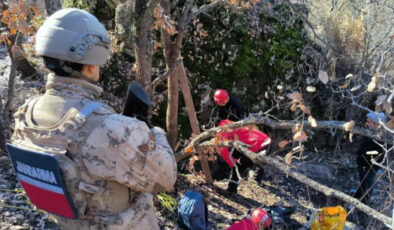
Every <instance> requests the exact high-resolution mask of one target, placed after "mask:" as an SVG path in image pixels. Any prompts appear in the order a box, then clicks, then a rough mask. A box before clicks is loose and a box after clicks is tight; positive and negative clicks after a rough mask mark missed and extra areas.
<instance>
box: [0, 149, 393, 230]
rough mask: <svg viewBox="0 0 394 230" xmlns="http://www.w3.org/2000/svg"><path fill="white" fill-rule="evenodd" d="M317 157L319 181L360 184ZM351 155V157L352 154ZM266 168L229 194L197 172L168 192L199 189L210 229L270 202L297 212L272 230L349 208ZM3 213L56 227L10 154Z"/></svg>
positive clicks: (166, 217)
mask: <svg viewBox="0 0 394 230" xmlns="http://www.w3.org/2000/svg"><path fill="white" fill-rule="evenodd" d="M314 155H315V154H314ZM318 155H319V154H318ZM344 157H345V156H344ZM346 157H347V156H346ZM316 159H318V158H315V159H314V160H311V161H310V162H309V163H308V162H307V163H304V165H306V164H309V165H311V166H304V167H303V170H302V171H304V172H305V173H306V174H307V175H312V174H315V175H318V176H319V175H323V177H325V181H320V182H322V183H324V184H329V185H332V186H333V187H338V188H339V187H342V188H343V187H352V186H357V183H355V182H353V181H352V178H355V177H356V176H355V175H356V174H355V168H354V167H352V166H351V165H350V166H349V165H346V163H345V164H337V163H338V162H339V161H340V160H338V162H335V161H333V158H331V161H332V163H333V164H336V167H335V168H333V167H332V166H330V165H327V164H326V163H322V162H329V161H328V159H327V158H326V159H324V161H323V159H322V158H319V159H320V160H322V161H321V162H320V163H319V162H317V161H316ZM348 159H352V157H349V158H348ZM312 162H313V164H312ZM342 162H344V161H342ZM180 167H181V165H180ZM316 170H317V171H316ZM343 170H346V171H347V173H345V174H344V171H343ZM265 171H266V174H265V176H264V179H263V180H262V182H261V183H260V184H258V183H257V182H256V181H255V180H254V179H253V177H252V176H251V175H250V173H249V175H245V180H243V181H242V182H241V185H240V187H239V190H238V194H229V193H227V192H226V191H225V189H226V187H227V181H226V180H223V181H216V182H215V183H214V185H206V184H205V183H204V181H203V179H202V177H201V176H200V175H199V174H198V173H197V174H188V173H179V175H178V180H177V183H176V185H175V189H174V191H172V192H170V193H168V194H169V195H170V196H171V197H173V198H175V199H176V200H179V199H180V198H181V196H182V195H183V194H184V193H185V192H186V191H187V190H197V191H200V192H201V193H202V194H203V195H204V197H205V200H206V202H207V205H208V210H209V214H208V217H209V224H208V229H209V230H211V229H212V230H214V229H227V227H229V226H230V225H231V223H233V222H234V221H236V220H239V219H241V218H242V216H244V215H245V214H246V213H247V212H248V210H249V209H253V208H256V207H259V206H270V205H280V206H287V207H293V208H294V210H295V211H294V213H293V214H292V215H291V222H290V223H287V224H289V226H285V225H276V226H275V227H274V229H309V228H308V227H307V226H308V225H307V223H308V219H309V215H310V213H311V210H313V208H318V207H322V206H336V205H343V206H346V204H344V203H343V202H340V201H338V200H336V199H334V198H326V197H325V196H323V195H321V194H320V193H317V192H315V191H313V190H312V189H310V188H307V187H306V186H305V185H302V184H300V183H297V182H294V181H293V180H291V179H290V178H287V177H286V175H282V174H278V173H276V172H275V169H272V168H270V167H267V168H266V170H265ZM321 172H324V173H321ZM315 178H316V177H315ZM316 179H317V178H316ZM320 180H322V178H321V179H320ZM341 184H342V186H341ZM344 185H346V186H344ZM385 186H387V181H385V180H382V181H380V182H379V184H378V188H377V193H378V194H379V192H381V191H383V190H384V188H385ZM345 190H346V189H345ZM382 199H384V197H383V196H382V197H380V196H375V198H374V204H373V206H375V207H376V208H378V206H380V205H382V204H383V203H382V201H383V200H382ZM156 206H157V215H158V216H159V220H160V226H161V229H180V228H179V227H178V226H177V225H176V212H171V211H169V210H168V209H166V208H165V207H164V206H162V205H161V204H160V202H157V201H156ZM0 213H1V214H2V215H1V216H0V229H13V230H16V229H58V227H57V226H56V224H55V222H54V221H53V220H52V219H51V217H50V216H48V215H47V214H46V213H45V212H43V211H40V210H37V209H36V208H35V207H34V206H33V205H31V204H30V202H29V201H28V199H26V196H25V193H24V191H23V190H22V189H21V186H20V184H19V183H18V182H17V179H16V177H15V175H14V172H13V169H12V167H11V165H10V162H9V160H8V157H6V156H2V157H1V158H0ZM366 218H367V217H366ZM348 220H351V221H353V222H354V223H357V225H358V226H360V228H358V227H357V225H355V224H352V223H350V222H349V223H348V226H349V227H348V228H347V229H384V228H383V227H382V226H381V225H379V223H376V222H374V221H370V220H371V219H369V218H367V219H366V220H368V221H365V220H364V221H363V223H358V219H357V215H356V214H354V213H352V214H350V215H349V216H348Z"/></svg>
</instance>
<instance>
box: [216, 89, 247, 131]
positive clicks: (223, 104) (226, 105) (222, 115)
mask: <svg viewBox="0 0 394 230" xmlns="http://www.w3.org/2000/svg"><path fill="white" fill-rule="evenodd" d="M213 97H214V101H215V104H216V105H217V106H218V108H217V109H218V118H219V119H218V120H217V121H216V125H217V124H219V122H220V121H221V120H225V119H229V120H231V121H239V120H242V119H244V118H245V117H246V114H247V110H246V108H245V106H244V105H243V104H242V103H241V101H240V100H239V99H238V98H236V97H234V96H229V94H228V92H227V91H226V90H224V89H219V90H216V92H215V94H214V96H213Z"/></svg>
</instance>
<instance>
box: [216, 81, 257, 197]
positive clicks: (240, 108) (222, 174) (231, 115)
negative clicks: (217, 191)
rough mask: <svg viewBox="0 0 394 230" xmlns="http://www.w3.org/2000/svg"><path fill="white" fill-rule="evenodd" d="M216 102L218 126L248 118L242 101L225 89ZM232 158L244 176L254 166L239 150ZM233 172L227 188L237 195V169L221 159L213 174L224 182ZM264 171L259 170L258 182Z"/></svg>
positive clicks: (217, 93)
mask: <svg viewBox="0 0 394 230" xmlns="http://www.w3.org/2000/svg"><path fill="white" fill-rule="evenodd" d="M214 101H215V104H216V105H217V109H218V113H217V118H218V119H217V120H216V121H215V124H216V125H219V123H220V121H223V120H230V121H239V120H242V119H244V118H245V117H246V114H247V110H246V108H245V106H244V105H243V104H242V103H241V101H240V100H239V99H238V98H236V97H234V96H230V95H229V94H228V92H227V91H226V90H224V89H218V90H216V91H215V94H214ZM232 157H233V158H235V160H236V162H234V163H236V166H237V168H238V172H239V173H240V174H243V173H244V172H246V171H247V169H249V168H251V167H252V166H253V162H252V161H251V160H250V159H249V158H247V157H246V156H244V155H243V154H242V153H240V152H238V151H237V150H235V149H234V150H233V154H232ZM230 171H231V177H230V182H229V184H228V187H227V191H229V192H235V193H237V188H238V181H239V178H238V175H237V172H236V170H235V167H229V165H228V163H227V162H226V161H225V160H223V158H219V159H218V161H217V166H216V167H214V170H213V172H212V174H213V178H214V179H216V180H222V179H225V178H228V175H229V173H230ZM262 175H263V170H262V169H260V168H258V169H257V176H256V181H260V180H261V179H262Z"/></svg>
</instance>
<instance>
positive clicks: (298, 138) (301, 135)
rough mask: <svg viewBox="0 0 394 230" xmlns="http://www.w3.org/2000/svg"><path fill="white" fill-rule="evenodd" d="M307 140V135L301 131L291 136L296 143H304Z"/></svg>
mask: <svg viewBox="0 0 394 230" xmlns="http://www.w3.org/2000/svg"><path fill="white" fill-rule="evenodd" d="M307 139H308V135H306V133H305V132H303V131H301V130H300V131H298V132H296V133H295V134H294V136H293V140H294V141H298V142H303V141H306V140H307Z"/></svg>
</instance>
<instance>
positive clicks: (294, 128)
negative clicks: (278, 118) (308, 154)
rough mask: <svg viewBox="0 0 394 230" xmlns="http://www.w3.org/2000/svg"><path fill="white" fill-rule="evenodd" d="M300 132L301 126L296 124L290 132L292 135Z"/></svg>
mask: <svg viewBox="0 0 394 230" xmlns="http://www.w3.org/2000/svg"><path fill="white" fill-rule="evenodd" d="M301 130H302V125H301V124H296V125H294V126H293V127H291V132H292V133H296V132H298V131H301Z"/></svg>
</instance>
